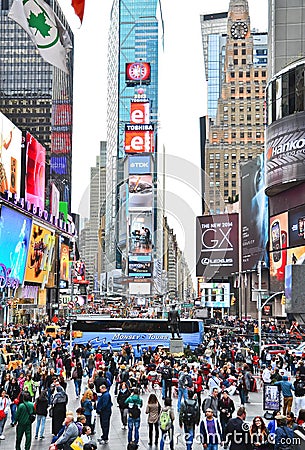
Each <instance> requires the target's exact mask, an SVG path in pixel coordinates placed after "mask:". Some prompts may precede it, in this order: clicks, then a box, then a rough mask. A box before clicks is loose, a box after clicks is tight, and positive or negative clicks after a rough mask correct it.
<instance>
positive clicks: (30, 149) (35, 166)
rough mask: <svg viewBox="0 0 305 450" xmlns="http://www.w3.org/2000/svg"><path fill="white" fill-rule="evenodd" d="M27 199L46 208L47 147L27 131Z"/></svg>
mask: <svg viewBox="0 0 305 450" xmlns="http://www.w3.org/2000/svg"><path fill="white" fill-rule="evenodd" d="M25 143H26V177H25V199H26V200H28V201H29V202H31V203H33V204H34V205H36V206H39V207H40V208H41V209H44V204H45V168H46V149H45V148H44V147H43V146H42V145H41V144H40V143H39V142H38V141H37V140H36V139H35V138H34V136H32V135H31V134H30V133H28V132H27V133H26V138H25Z"/></svg>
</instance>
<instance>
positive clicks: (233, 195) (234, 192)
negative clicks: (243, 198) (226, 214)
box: [232, 189, 236, 197]
mask: <svg viewBox="0 0 305 450" xmlns="http://www.w3.org/2000/svg"><path fill="white" fill-rule="evenodd" d="M235 195H236V190H235V189H232V197H235Z"/></svg>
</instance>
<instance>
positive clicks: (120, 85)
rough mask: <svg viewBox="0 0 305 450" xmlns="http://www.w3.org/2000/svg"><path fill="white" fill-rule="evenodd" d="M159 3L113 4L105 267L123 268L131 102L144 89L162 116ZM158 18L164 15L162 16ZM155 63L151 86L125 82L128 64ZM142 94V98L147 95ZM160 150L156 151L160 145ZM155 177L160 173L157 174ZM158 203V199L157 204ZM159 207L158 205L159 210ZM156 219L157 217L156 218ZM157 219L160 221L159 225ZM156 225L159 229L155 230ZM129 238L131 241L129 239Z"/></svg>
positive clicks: (118, 0)
mask: <svg viewBox="0 0 305 450" xmlns="http://www.w3.org/2000/svg"><path fill="white" fill-rule="evenodd" d="M160 8H161V5H160V0H149V1H146V0H145V1H144V0H124V1H123V0H114V1H113V5H112V11H111V23H110V30H109V47H108V100H107V183H106V231H105V233H106V239H105V243H106V269H107V271H111V270H114V269H116V268H121V266H122V246H121V248H119V246H118V232H119V231H118V227H119V219H118V217H119V216H118V210H119V205H118V201H117V199H118V197H119V196H118V193H119V189H120V185H122V183H123V181H124V157H125V152H124V132H125V125H126V124H128V123H130V103H131V100H132V99H133V98H134V97H135V95H137V89H138V88H139V87H143V88H144V90H145V94H144V97H145V98H146V99H148V100H149V102H150V113H149V122H150V123H151V124H153V125H154V126H155V141H156V134H157V130H156V129H157V127H156V125H157V118H158V48H159V40H160V39H161V37H162V32H163V31H162V27H163V24H162V20H160V19H159V17H160V14H159V11H160ZM158 16H159V17H158ZM133 62H139V63H149V64H150V70H151V73H150V83H149V84H148V85H145V86H141V83H140V84H139V83H138V84H137V85H136V86H133V85H132V84H130V83H129V84H128V83H127V84H126V64H128V63H133ZM142 95H143V94H142ZM155 152H157V147H156V146H155ZM154 178H156V174H154ZM155 202H156V200H155ZM154 207H155V208H156V203H155V206H154ZM155 217H157V214H156V215H155ZM156 220H157V219H155V221H156ZM156 228H157V227H156V222H155V224H154V229H156ZM125 239H126V238H125Z"/></svg>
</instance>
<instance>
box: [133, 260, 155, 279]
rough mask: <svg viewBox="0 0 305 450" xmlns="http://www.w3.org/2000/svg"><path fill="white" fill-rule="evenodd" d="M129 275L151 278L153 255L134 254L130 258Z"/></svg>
mask: <svg viewBox="0 0 305 450" xmlns="http://www.w3.org/2000/svg"><path fill="white" fill-rule="evenodd" d="M128 276H129V277H144V278H151V276H152V262H151V256H150V255H147V256H144V255H132V256H129V258H128Z"/></svg>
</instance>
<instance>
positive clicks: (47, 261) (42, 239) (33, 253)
mask: <svg viewBox="0 0 305 450" xmlns="http://www.w3.org/2000/svg"><path fill="white" fill-rule="evenodd" d="M54 245H55V236H54V231H52V230H49V229H48V228H44V227H42V226H41V225H40V224H38V223H34V222H33V224H32V231H31V238H30V247H29V253H28V258H27V265H26V271H25V277H24V279H25V281H29V282H32V283H41V284H42V285H44V284H45V283H46V282H47V281H48V276H49V271H50V269H51V266H52V262H53V258H54Z"/></svg>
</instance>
